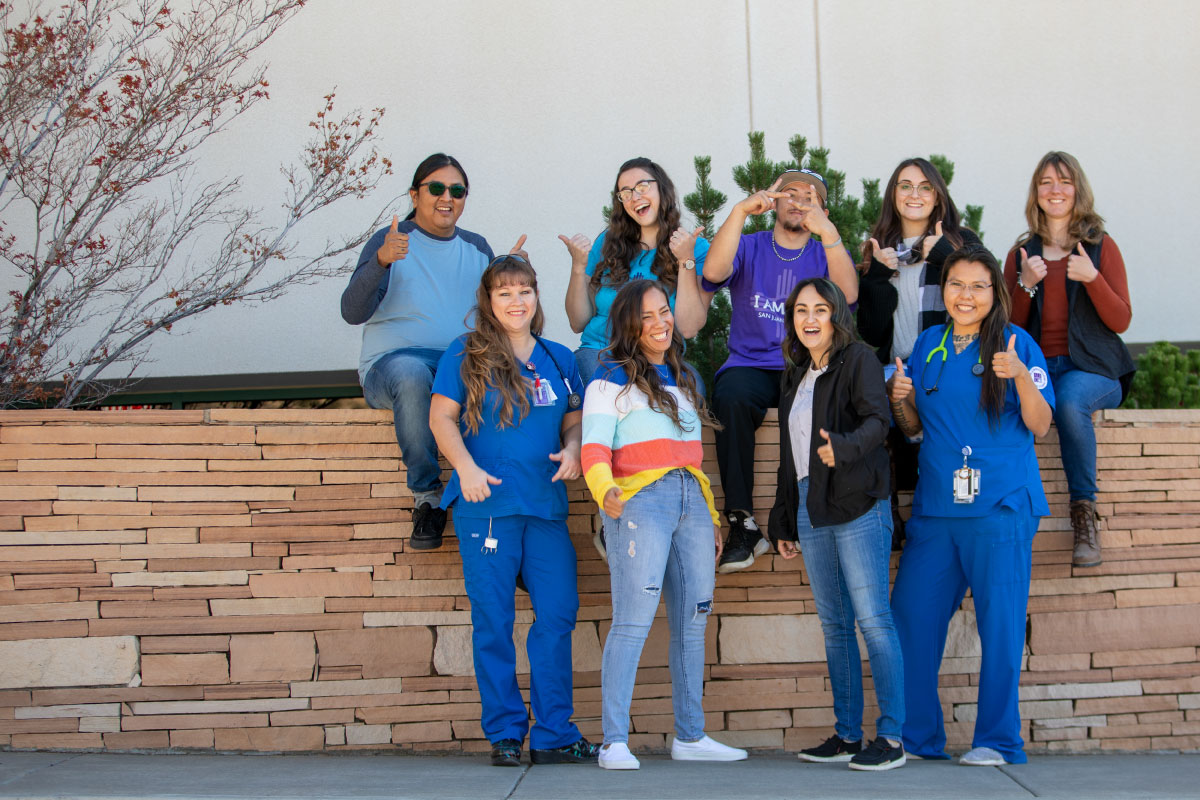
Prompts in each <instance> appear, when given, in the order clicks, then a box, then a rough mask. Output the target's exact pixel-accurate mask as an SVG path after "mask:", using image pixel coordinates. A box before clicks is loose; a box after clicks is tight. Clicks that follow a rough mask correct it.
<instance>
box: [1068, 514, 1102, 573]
mask: <svg viewBox="0 0 1200 800" xmlns="http://www.w3.org/2000/svg"><path fill="white" fill-rule="evenodd" d="M1097 519H1099V516H1098V515H1097V514H1096V504H1095V503H1094V502H1092V501H1091V500H1072V501H1071V529H1072V530H1073V531H1075V552H1074V554H1073V555H1072V558H1071V563H1072V564H1073V565H1074V566H1076V567H1094V566H1096V565H1098V564H1099V563H1100V531H1099V530H1098V529H1097V528H1096V520H1097Z"/></svg>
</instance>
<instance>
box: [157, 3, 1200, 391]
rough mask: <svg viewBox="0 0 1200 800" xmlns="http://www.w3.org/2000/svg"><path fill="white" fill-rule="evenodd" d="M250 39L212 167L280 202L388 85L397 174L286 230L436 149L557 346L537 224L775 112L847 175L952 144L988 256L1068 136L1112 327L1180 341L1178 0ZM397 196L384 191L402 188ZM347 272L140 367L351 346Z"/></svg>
mask: <svg viewBox="0 0 1200 800" xmlns="http://www.w3.org/2000/svg"><path fill="white" fill-rule="evenodd" d="M817 20H819V27H817V28H814V26H815V25H818V22H817ZM818 45H819V50H820V58H819V64H818V59H817V58H816V56H815V49H816V47H817V46H818ZM262 56H263V57H264V58H266V59H268V60H269V61H270V62H271V69H270V72H269V79H270V82H271V94H272V99H271V101H270V102H269V103H267V104H264V105H261V106H259V107H258V108H256V109H255V110H254V111H252V112H251V113H250V114H248V115H246V116H245V117H244V118H243V119H242V120H241V121H239V123H238V124H237V125H236V126H235V128H233V129H231V131H230V132H229V133H228V134H227V136H226V138H225V140H224V142H223V143H222V146H221V147H220V148H213V149H211V150H209V151H208V152H207V153H206V154H205V156H204V160H203V162H202V170H203V171H204V172H205V173H206V174H208V175H213V176H216V175H224V174H241V175H244V176H245V181H246V192H245V196H246V199H247V200H248V201H249V202H251V203H253V204H255V205H258V206H260V207H262V208H264V209H266V210H271V209H274V208H275V207H277V206H278V202H279V197H280V185H281V181H280V178H279V174H278V165H279V163H280V162H281V161H283V160H286V159H287V158H288V157H290V156H291V154H293V153H295V152H298V150H299V148H300V147H301V145H302V143H303V141H304V140H305V138H306V132H307V128H306V127H305V123H306V121H307V120H308V119H309V118H310V117H311V115H312V113H313V112H314V111H315V110H316V109H317V107H318V104H319V102H320V98H321V96H322V95H323V94H324V93H325V92H326V91H327V90H328V89H330V88H332V87H333V86H335V85H336V87H337V92H338V106H339V108H342V109H348V108H350V107H352V106H362V107H365V108H370V107H372V106H385V107H386V108H387V116H386V117H385V122H384V125H383V130H382V136H381V138H380V140H379V147H380V149H381V151H383V152H384V153H385V154H387V155H389V156H390V157H391V159H392V160H393V162H394V163H395V165H396V174H395V175H394V176H392V178H391V179H389V180H388V181H387V182H386V183H385V184H384V185H383V186H381V187H380V189H379V191H378V192H377V193H376V194H375V196H374V197H373V198H371V200H369V201H366V202H364V203H362V204H359V205H358V206H357V207H355V206H354V204H349V203H348V204H346V205H345V206H343V207H342V208H341V209H340V210H339V211H336V213H331V214H328V215H327V216H326V217H324V218H320V219H318V220H317V223H318V224H316V225H313V226H310V227H309V228H308V229H306V231H305V233H306V235H307V236H308V237H311V238H312V239H313V240H316V241H317V242H318V243H319V242H320V241H323V240H324V238H325V237H326V236H336V235H338V234H339V233H341V232H344V231H348V230H351V229H354V228H357V227H359V226H361V225H362V224H363V223H364V221H365V220H367V219H369V218H370V217H371V216H372V215H373V213H374V211H375V209H376V208H378V207H379V206H380V205H382V204H383V203H384V202H385V201H386V200H387V199H388V198H389V197H392V196H395V195H400V194H401V193H402V192H403V190H404V189H405V188H406V187H407V185H408V181H409V179H410V178H411V175H412V170H413V168H414V167H415V166H416V164H417V162H419V161H420V160H421V159H422V158H424V157H425V156H426V155H428V154H429V153H431V152H435V151H438V150H444V151H446V152H449V153H451V154H453V155H455V156H456V157H457V158H459V159H460V160H461V161H462V163H463V164H464V166H465V167H466V169H467V171H468V174H469V176H470V179H471V196H470V198H469V200H468V202H467V208H466V212H465V213H464V215H463V217H462V219H461V220H460V223H461V225H462V226H463V227H465V228H468V229H470V230H474V231H477V232H479V233H482V234H483V235H485V236H486V237H487V238H488V239H489V241H490V242H491V243H492V245H493V247H494V248H495V249H496V250H497V251H501V250H506V249H507V248H508V247H509V246H511V244H512V243H513V241H515V239H516V238H517V236H518V235H519V234H522V233H525V234H528V236H529V240H528V243H527V245H526V247H527V249H528V251H529V253H530V255H531V258H532V260H533V263H534V265H535V267H537V269H538V270H539V275H540V279H541V285H542V300H543V305H544V307H545V309H546V312H547V315H548V319H549V326H548V331H547V333H548V335H549V336H550V337H551V338H555V339H558V340H560V341H563V342H565V343H569V344H571V345H572V346H574V345H575V344H576V343H577V341H578V338H577V337H576V336H574V335H572V334H571V333H570V331H569V329H568V327H567V324H566V318H565V314H564V312H563V308H562V298H563V295H564V293H565V289H566V284H567V272H568V259H567V257H566V251H565V249H564V247H563V245H562V244H561V243H560V242H559V241H558V239H557V238H556V237H557V234H559V233H565V234H572V233H576V232H583V233H586V234H587V235H589V236H593V237H594V236H595V235H596V234H597V233H598V232H599V231H600V230H601V227H602V222H601V218H600V208H601V206H603V205H604V204H605V203H606V202H607V200H608V193H609V190H610V187H611V185H612V182H613V180H614V178H615V171H616V168H617V166H618V165H619V164H620V163H621V162H622V161H624V160H625V159H627V158H629V157H632V156H635V155H647V156H650V157H652V158H654V159H655V160H657V161H659V162H660V163H662V164H663V166H664V167H666V169H667V170H668V172H669V173H670V174H671V175H672V177H673V178H674V179H675V182H676V184H677V186H678V188H679V190H680V193H681V194H683V193H686V192H688V191H690V190H691V189H692V188H693V179H694V176H693V171H692V166H691V160H692V157H693V156H694V155H698V154H708V155H712V156H713V166H714V178H715V180H716V183H717V186H718V188H720V189H722V190H723V191H725V192H726V193H727V194H729V195H730V197H731V200H736V199H738V198H739V194H738V192H737V190H736V187H735V186H734V185H733V182H732V179H731V177H730V168H731V167H732V166H733V165H735V164H737V163H740V162H742V161H744V160H745V158H746V156H747V154H748V150H747V147H746V132H747V131H748V130H749V129H750V127H751V126H752V125H753V127H754V128H755V129H759V130H765V131H766V133H767V143H768V147H769V149H770V152H771V155H772V156H773V157H775V158H783V157H784V156H785V155H786V142H787V139H788V137H790V136H791V135H792V134H794V133H802V134H804V135H806V136H808V137H809V141H810V142H811V143H812V144H814V145H816V144H821V143H823V144H824V145H825V146H827V147H829V148H831V149H832V153H831V159H830V160H831V163H832V164H833V166H834V167H836V168H838V169H842V170H844V171H846V172H847V173H848V176H849V178H850V185H851V187H853V188H854V189H855V192H856V193H857V188H858V186H859V179H861V178H864V177H878V178H884V179H886V177H887V176H888V174H889V173H890V172H891V170H892V168H893V167H894V166H895V164H896V162H897V161H899V160H900V159H902V158H904V157H907V156H909V155H928V154H929V153H944V154H946V155H948V156H949V157H950V158H952V159H953V160H954V161H955V163H956V167H957V169H956V173H955V178H954V182H953V185H952V193H953V195H954V198H955V200H956V201H957V202H958V203H959V204H960V205H963V204H965V203H976V204H980V203H981V204H983V205H984V206H985V207H986V211H985V214H984V219H983V228H984V231H985V242H986V244H987V245H988V246H989V247H991V248H992V249H993V251H995V252H996V253H997V254H998V255H1000V256H1003V254H1004V252H1005V251H1007V249H1008V247H1009V245H1010V244H1011V243H1012V241H1013V239H1014V238H1015V237H1016V236H1017V235H1018V234H1019V233H1020V232H1021V231H1022V230H1023V229H1024V221H1023V217H1022V209H1023V205H1024V198H1025V192H1026V190H1027V186H1028V181H1029V178H1030V173H1031V171H1032V169H1033V166H1034V164H1035V163H1036V161H1037V159H1038V158H1039V157H1040V156H1041V154H1042V153H1044V152H1045V151H1046V150H1049V149H1065V150H1068V151H1070V152H1072V153H1074V154H1075V155H1076V156H1078V157H1079V158H1080V160H1081V162H1082V163H1083V165H1084V167H1085V169H1086V170H1087V171H1088V175H1089V178H1090V179H1091V181H1092V184H1093V187H1094V189H1095V193H1096V197H1097V203H1098V208H1099V210H1100V212H1101V213H1102V214H1103V215H1104V216H1105V217H1106V219H1107V220H1108V225H1109V230H1110V232H1111V233H1112V234H1113V236H1114V238H1115V239H1116V241H1117V242H1118V244H1119V245H1120V246H1121V249H1122V251H1123V253H1124V255H1125V259H1126V262H1127V264H1128V267H1129V273H1130V284H1131V289H1132V295H1133V303H1134V321H1133V325H1132V327H1131V329H1130V330H1129V332H1128V334H1127V335H1126V339H1127V340H1128V341H1149V340H1154V339H1159V338H1169V339H1176V340H1194V339H1200V325H1197V323H1196V322H1195V314H1194V311H1193V308H1192V306H1193V304H1194V301H1195V298H1197V297H1200V277H1198V272H1197V271H1196V270H1194V269H1192V268H1191V265H1190V264H1188V263H1187V259H1188V254H1189V253H1190V252H1191V251H1192V248H1191V247H1189V244H1190V242H1189V241H1188V240H1189V239H1190V238H1191V225H1190V222H1191V219H1190V218H1191V209H1190V204H1189V203H1187V202H1185V199H1184V198H1185V197H1186V195H1185V191H1184V189H1185V188H1187V189H1190V188H1191V187H1194V186H1196V185H1200V158H1198V157H1197V156H1196V154H1195V147H1194V138H1193V137H1194V131H1195V130H1197V129H1200V104H1198V103H1197V102H1196V100H1197V99H1198V98H1200V92H1198V91H1197V89H1198V88H1200V5H1198V4H1195V3H1193V2H1191V0H1160V1H1159V2H1151V3H1143V4H1139V5H1138V6H1136V7H1133V6H1130V5H1128V4H1127V3H1122V2H1117V1H1116V0H1057V1H1056V2H1053V3H1046V2H1035V0H1014V1H1012V2H1006V3H994V2H989V1H988V0H970V1H969V2H951V0H910V2H903V3H901V2H882V1H878V0H877V1H876V2H871V1H870V0H699V1H697V0H691V1H690V2H685V0H653V2H645V1H644V0H643V1H642V2H633V1H632V0H609V2H605V3H597V4H582V3H573V2H563V1H562V0H521V1H520V2H496V0H444V1H443V2H412V1H409V0H403V1H402V0H313V2H311V3H310V4H309V6H308V7H307V8H306V9H305V10H304V11H303V12H302V13H301V14H300V16H299V17H298V18H296V19H295V20H294V21H292V22H291V23H289V24H288V25H287V26H286V27H285V28H284V29H283V30H282V31H281V32H280V33H279V34H278V35H277V36H276V38H275V39H273V40H272V41H271V42H270V43H269V44H268V45H267V46H266V47H265V48H264V49H263V51H262ZM818 87H819V95H820V99H821V104H820V115H818V102H817V98H818ZM407 210H408V204H407V197H404V198H403V202H401V203H398V204H397V206H396V211H397V212H398V213H400V214H404V213H406V212H407ZM343 283H344V281H342V280H331V281H327V282H326V283H324V284H322V285H319V286H314V287H301V288H298V289H297V290H296V291H294V292H293V293H291V294H290V295H289V296H287V297H286V298H284V299H282V300H279V301H275V302H273V303H271V304H269V305H265V306H256V307H240V308H227V309H221V310H219V311H216V312H213V313H211V314H209V315H207V316H204V317H201V318H199V319H197V320H196V321H194V322H193V323H191V324H189V325H184V326H179V327H177V328H176V332H175V333H174V334H173V335H171V336H169V337H164V338H163V339H161V340H160V341H158V342H157V343H156V344H155V347H154V351H153V355H154V358H155V362H154V363H151V364H149V365H147V366H146V368H145V369H144V370H143V374H146V375H189V374H193V375H194V374H212V373H235V372H287V371H296V370H314V369H349V368H353V367H354V366H355V365H356V363H357V355H358V345H359V337H360V334H359V331H358V329H355V328H352V327H350V326H348V325H346V324H345V323H344V322H342V320H341V317H340V315H339V313H338V298H339V295H340V293H341V289H342V286H343Z"/></svg>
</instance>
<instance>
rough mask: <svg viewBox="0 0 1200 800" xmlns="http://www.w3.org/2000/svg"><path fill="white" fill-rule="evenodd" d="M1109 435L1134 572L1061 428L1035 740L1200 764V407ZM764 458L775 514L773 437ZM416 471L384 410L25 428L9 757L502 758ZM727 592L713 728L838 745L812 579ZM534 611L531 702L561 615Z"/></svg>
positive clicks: (768, 745) (17, 486) (1031, 734)
mask: <svg viewBox="0 0 1200 800" xmlns="http://www.w3.org/2000/svg"><path fill="white" fill-rule="evenodd" d="M1097 438H1098V440H1099V442H1100V445H1099V448H1100V449H1099V462H1098V466H1099V483H1100V490H1101V491H1100V495H1099V497H1098V508H1099V509H1100V511H1101V513H1102V514H1103V516H1104V518H1105V529H1104V531H1103V535H1102V541H1103V544H1104V548H1105V552H1104V559H1105V560H1104V563H1103V564H1102V565H1100V566H1099V567H1095V568H1090V569H1075V568H1073V567H1072V566H1071V563H1070V560H1071V534H1070V530H1069V522H1068V520H1067V518H1066V505H1067V496H1066V481H1065V479H1064V476H1063V475H1062V473H1061V470H1060V465H1059V461H1058V448H1057V444H1056V442H1055V439H1054V436H1053V434H1051V435H1050V436H1049V437H1047V438H1046V439H1045V440H1044V441H1042V442H1040V443H1039V444H1038V453H1039V459H1040V462H1041V464H1042V477H1043V481H1044V482H1045V485H1046V489H1047V493H1048V496H1049V500H1050V505H1051V509H1052V510H1053V513H1054V516H1053V517H1051V518H1047V519H1045V520H1043V522H1042V526H1041V528H1042V529H1041V532H1040V533H1039V534H1038V536H1037V538H1036V539H1035V541H1034V557H1033V580H1032V584H1031V589H1030V599H1029V617H1028V618H1029V632H1030V634H1029V639H1028V647H1027V658H1026V664H1025V666H1026V669H1025V671H1024V672H1023V674H1022V677H1021V683H1022V689H1021V699H1022V705H1021V716H1022V720H1023V728H1024V733H1023V735H1024V738H1025V739H1026V741H1027V742H1028V748H1029V749H1030V750H1031V751H1040V752H1045V751H1087V752H1091V751H1100V750H1148V749H1155V750H1197V749H1200V655H1198V652H1197V648H1200V627H1198V626H1197V625H1196V618H1197V613H1198V612H1200V412H1194V411H1192V412H1163V411H1157V412H1155V411H1145V412H1143V411H1107V412H1103V418H1102V421H1101V423H1100V424H1099V428H1098V430H1097ZM706 455H707V458H706V465H705V467H706V471H707V472H708V473H709V474H710V475H714V476H715V475H716V474H717V469H716V464H715V459H714V456H713V452H712V447H711V443H710V444H709V445H707V446H706ZM756 455H757V467H756V470H757V473H756V474H757V481H756V496H757V498H758V504H757V505H758V511H759V519H765V512H766V509H767V508H768V507H769V506H770V504H771V502H772V498H773V494H774V479H775V459H776V458H777V457H778V429H777V428H776V427H775V423H774V420H773V419H771V420H768V421H767V423H766V424H764V426H763V427H762V428H761V429H760V432H759V443H758V446H757V451H756ZM397 456H398V453H397V449H396V444H395V441H394V439H393V435H392V428H391V420H390V417H389V415H388V414H387V413H386V412H378V411H369V410H354V411H349V410H348V411H232V410H211V411H179V412H45V411H43V412H0V747H5V746H7V747H13V748H47V749H48V748H67V749H75V748H96V749H101V748H103V749H111V750H128V749H161V748H167V747H171V748H191V749H202V750H203V749H210V750H211V749H216V750H322V749H328V750H340V749H348V748H354V747H371V748H404V749H412V750H419V751H479V750H485V749H486V748H487V747H488V744H487V742H486V740H485V739H484V738H483V734H482V731H481V730H480V727H479V717H480V706H479V697H478V693H477V692H476V690H475V683H474V677H473V675H472V664H471V650H470V647H471V645H470V635H471V628H470V612H469V606H468V603H467V600H466V597H465V596H464V593H463V583H462V573H461V566H460V563H459V557H458V553H457V548H456V540H455V539H454V538H452V537H449V538H447V540H446V544H445V545H443V547H442V548H441V549H440V550H437V551H434V552H414V551H410V550H409V549H408V538H409V534H410V532H411V523H410V521H409V519H410V515H411V509H412V497H411V495H410V494H409V493H408V490H407V489H406V488H405V485H404V472H403V471H402V470H400V469H399V459H398V457H397ZM715 488H716V489H717V492H718V495H720V486H719V485H718V486H717V487H715ZM568 491H569V493H570V498H571V516H570V518H569V521H568V526H569V529H570V531H571V538H572V540H573V542H574V544H575V548H576V550H577V551H578V554H579V583H578V585H579V593H580V600H581V607H580V612H579V617H578V624H577V627H576V631H575V635H574V665H575V712H576V713H575V717H576V721H577V722H578V723H579V726H580V728H581V729H582V730H583V732H584V734H585V735H587V736H589V737H591V738H592V739H593V740H598V739H599V738H600V733H601V731H600V688H599V683H600V673H599V670H600V654H601V647H602V643H603V641H604V638H605V636H606V634H607V631H608V627H609V623H610V618H611V617H610V610H611V603H610V598H609V591H608V586H609V583H608V574H607V568H606V566H605V565H604V564H603V563H602V562H601V561H600V560H599V558H598V557H597V555H596V553H595V551H594V549H593V548H592V545H591V534H592V526H593V524H594V520H595V516H594V514H595V505H594V503H593V502H592V501H591V500H590V499H589V498H588V496H587V494H586V490H585V488H584V486H583V484H582V482H581V481H575V482H573V483H572V484H571V485H570V486H569V488H568ZM719 499H720V498H719V497H718V501H719ZM894 564H895V560H894V559H893V566H894ZM714 600H715V603H714V609H713V611H714V613H713V616H712V618H711V621H710V623H709V625H708V647H707V658H706V663H707V667H706V672H707V674H706V678H707V680H706V688H705V700H704V706H705V712H706V717H707V720H706V730H708V732H710V733H717V735H718V738H720V739H721V740H722V741H725V742H728V743H731V744H735V745H739V746H745V747H755V748H764V749H780V748H783V749H786V750H798V749H800V748H801V747H806V746H811V745H812V744H814V743H816V742H819V741H821V740H823V739H824V737H825V736H827V735H828V732H829V728H830V726H831V725H832V723H833V714H832V696H831V694H830V690H829V684H828V677H827V674H826V667H825V663H824V648H823V639H822V635H821V629H820V623H819V621H818V619H817V616H816V613H815V609H814V606H813V600H812V592H811V590H810V588H809V586H808V583H807V580H806V575H805V572H804V565H803V559H795V560H792V561H784V560H783V559H781V558H779V557H778V556H774V555H765V556H762V557H760V558H759V559H758V560H757V561H756V562H755V564H754V566H753V568H752V569H749V570H746V571H744V572H739V573H734V574H730V575H718V576H717V583H716V592H715V597H714ZM517 603H518V606H517V607H518V611H517V619H516V621H517V625H516V636H517V640H518V645H519V646H518V648H517V652H518V654H519V655H518V659H519V665H518V669H519V672H520V678H519V679H520V681H521V683H522V685H523V686H525V687H527V686H528V665H527V663H526V662H525V660H524V655H523V652H522V651H523V649H524V648H523V647H522V646H520V645H521V644H522V643H523V641H524V637H525V635H526V634H527V632H528V629H529V624H530V622H531V621H532V612H531V611H530V608H529V600H528V596H526V595H523V594H522V595H518V598H517ZM666 640H667V637H666V629H665V620H664V619H663V618H662V617H661V616H660V618H659V619H658V620H657V621H656V623H655V626H654V628H653V629H652V632H651V636H650V639H649V641H648V643H647V645H646V648H645V650H644V652H643V655H642V661H641V669H640V670H639V674H638V686H639V689H638V692H637V699H636V700H635V701H634V703H633V708H632V719H633V735H632V736H631V740H630V741H631V743H632V744H633V745H634V746H635V747H637V748H642V749H649V750H661V749H662V748H664V747H665V746H666V744H667V743H668V741H669V740H668V739H667V738H666V737H667V736H668V735H669V733H670V731H671V730H672V720H671V703H670V700H669V696H670V678H669V675H668V672H667V668H666V645H667V641H666ZM863 652H864V653H865V650H863ZM979 656H980V649H979V640H978V637H977V636H976V634H975V630H974V624H973V614H972V605H971V602H970V600H969V599H968V601H967V602H966V603H965V605H964V608H963V609H962V610H961V611H959V612H958V614H957V615H956V616H955V619H954V622H953V624H952V626H951V630H950V636H949V640H948V644H947V650H946V658H945V660H944V662H943V665H942V675H941V686H942V690H941V702H942V705H943V707H944V709H943V710H944V714H945V718H946V720H947V721H948V725H947V733H948V737H949V742H950V747H951V748H952V749H954V750H958V751H962V750H965V749H967V748H968V747H969V743H970V740H971V731H972V727H973V720H974V714H975V704H974V699H975V696H976V689H977V682H978V669H979ZM864 669H867V670H868V671H869V665H868V664H864ZM867 686H868V691H867V698H866V700H867V709H866V715H865V717H866V718H865V722H866V723H867V725H868V728H869V727H870V725H871V724H872V723H873V720H874V718H875V716H876V714H877V712H876V709H875V708H874V697H873V695H872V694H871V692H870V681H869V680H868V682H867Z"/></svg>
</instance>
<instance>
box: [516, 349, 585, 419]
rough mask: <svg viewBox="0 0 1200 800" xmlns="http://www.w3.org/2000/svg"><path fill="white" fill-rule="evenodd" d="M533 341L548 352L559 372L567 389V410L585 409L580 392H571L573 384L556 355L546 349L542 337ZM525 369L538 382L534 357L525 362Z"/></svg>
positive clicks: (551, 361)
mask: <svg viewBox="0 0 1200 800" xmlns="http://www.w3.org/2000/svg"><path fill="white" fill-rule="evenodd" d="M533 340H534V341H535V342H537V343H538V344H540V345H541V346H542V349H543V350H545V351H546V355H547V356H549V357H550V363H552V364H553V365H554V369H555V371H556V372H558V377H559V378H560V379H561V380H562V382H563V386H565V387H567V408H569V409H570V410H572V411H578V410H579V409H580V408H582V407H583V397H581V396H580V394H579V392H575V391H572V390H571V382H570V381H568V380H567V376H566V374H565V373H564V372H563V371H562V367H560V366H559V365H558V359H556V358H555V357H554V354H553V353H551V352H550V348H549V347H546V343H545V342H543V341H542V337H540V336H534V337H533ZM525 368H526V369H527V370H529V371H530V372H532V373H533V379H534V380H535V381H536V380H538V374H537V370H536V369H534V368H533V357H532V356H531V357H530V359H529V360H528V361H526V362H525Z"/></svg>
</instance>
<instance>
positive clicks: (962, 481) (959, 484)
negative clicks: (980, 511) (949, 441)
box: [953, 447, 980, 503]
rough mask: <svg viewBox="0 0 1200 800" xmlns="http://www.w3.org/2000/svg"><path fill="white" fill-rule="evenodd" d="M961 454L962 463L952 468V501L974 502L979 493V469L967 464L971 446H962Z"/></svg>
mask: <svg viewBox="0 0 1200 800" xmlns="http://www.w3.org/2000/svg"><path fill="white" fill-rule="evenodd" d="M962 454H963V465H962V466H961V467H959V468H958V469H956V470H954V481H953V485H954V502H955V503H974V502H975V498H976V497H977V496H978V495H979V478H980V474H979V470H977V469H973V468H971V467H970V466H968V465H967V457H968V456H970V455H971V448H970V447H964V448H963V449H962Z"/></svg>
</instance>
